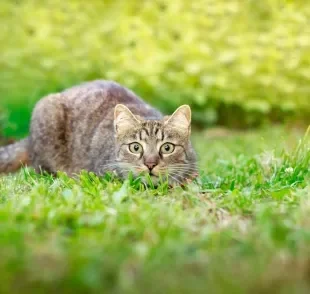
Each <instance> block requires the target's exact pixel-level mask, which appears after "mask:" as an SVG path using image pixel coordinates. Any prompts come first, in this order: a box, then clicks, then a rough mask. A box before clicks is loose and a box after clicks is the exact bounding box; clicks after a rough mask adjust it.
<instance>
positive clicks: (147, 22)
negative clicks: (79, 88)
mask: <svg viewBox="0 0 310 294" xmlns="http://www.w3.org/2000/svg"><path fill="white" fill-rule="evenodd" d="M0 11H1V12H0V15H1V17H0V24H1V34H0V48H1V55H0V66H1V79H2V81H1V84H0V96H1V97H4V98H1V99H5V98H6V97H8V98H10V99H12V97H17V98H16V99H19V100H20V99H25V100H27V101H28V100H29V101H30V102H31V101H32V102H33V101H34V100H36V99H38V98H39V96H40V95H42V94H45V93H47V92H49V91H52V90H59V89H62V88H64V87H66V86H69V85H72V84H74V83H77V82H80V81H84V80H90V79H95V78H105V79H112V80H116V81H118V82H120V83H122V84H124V85H126V86H128V87H130V88H132V89H134V90H135V91H137V92H138V93H139V94H140V95H141V96H143V98H145V99H147V100H148V101H151V102H153V103H154V104H156V105H159V106H161V107H163V108H164V109H166V110H169V111H170V110H171V109H173V108H175V107H176V105H178V104H180V103H189V104H191V105H192V106H193V108H194V109H196V111H197V113H198V114H197V117H199V113H200V118H201V120H203V121H205V122H210V123H213V122H216V121H217V120H218V109H219V108H220V107H221V105H231V104H233V105H236V106H238V107H240V108H242V109H243V110H244V111H245V112H247V111H248V112H251V111H252V112H253V111H254V112H259V113H264V114H268V113H270V112H271V110H272V109H273V108H276V109H279V110H280V111H284V112H285V111H292V112H294V111H298V110H299V109H303V110H305V109H306V110H310V103H309V102H310V98H309V97H310V23H309V20H310V2H308V1H301V0H300V1H285V0H274V1H273V0H260V1H253V0H244V1H242V0H230V1H227V0H195V1H188V0H170V1H164V0H128V1H126V0H114V1H112V0H109V1H107V0H106V1H103V0H90V1H82V0H72V1H63V0H44V1H43V0H27V1H26V0H23V1H22V0H21V1H10V0H3V1H1V3H0Z"/></svg>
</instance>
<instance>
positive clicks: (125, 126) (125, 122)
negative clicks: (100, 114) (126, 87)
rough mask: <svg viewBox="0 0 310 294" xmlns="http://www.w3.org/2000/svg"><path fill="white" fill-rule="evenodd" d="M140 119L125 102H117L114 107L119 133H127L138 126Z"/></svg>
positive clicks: (115, 121)
mask: <svg viewBox="0 0 310 294" xmlns="http://www.w3.org/2000/svg"><path fill="white" fill-rule="evenodd" d="M139 123H140V121H139V120H138V119H137V118H136V117H135V116H134V114H133V113H132V112H131V111H130V110H129V109H128V108H127V107H126V106H125V105H123V104H117V105H116V106H115V108H114V128H115V131H116V132H117V133H126V132H128V131H129V130H131V129H132V128H133V127H135V126H137V125H138V124H139Z"/></svg>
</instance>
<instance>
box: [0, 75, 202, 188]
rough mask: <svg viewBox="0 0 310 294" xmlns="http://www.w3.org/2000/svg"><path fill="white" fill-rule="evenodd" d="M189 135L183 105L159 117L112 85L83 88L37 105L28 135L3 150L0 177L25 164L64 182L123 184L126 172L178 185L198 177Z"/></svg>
mask: <svg viewBox="0 0 310 294" xmlns="http://www.w3.org/2000/svg"><path fill="white" fill-rule="evenodd" d="M190 134H191V109H190V107H189V106H188V105H182V106H180V107H179V108H178V109H177V110H176V111H175V112H174V113H173V114H172V115H171V116H163V115H162V114H161V112H159V111H158V110H156V109H155V108H153V107H151V106H150V105H149V104H147V103H146V102H144V101H143V100H142V99H141V98H140V97H138V96H137V95H135V94H134V93H133V92H132V91H131V90H129V89H127V88H125V87H123V86H121V85H120V84H118V83H116V82H113V81H104V80H95V81H91V82H85V83H83V84H80V85H77V86H74V87H72V88H69V89H67V90H64V91H63V92H60V93H55V94H50V95H48V96H46V97H44V98H42V99H41V100H39V102H38V103H37V104H36V106H35V108H34V110H33V113H32V118H31V123H30V136H29V137H28V138H26V139H23V140H21V141H19V142H17V143H14V144H11V145H8V146H5V147H2V148H0V173H8V172H14V171H16V170H18V169H19V168H20V167H21V166H23V165H30V166H32V167H33V168H34V169H35V170H36V171H37V172H42V171H45V172H48V173H51V174H56V173H57V171H63V172H65V173H67V174H68V175H69V176H73V175H75V174H79V173H80V172H81V171H82V170H86V171H91V172H94V173H95V174H97V175H103V174H105V173H106V172H113V173H115V174H116V175H117V176H119V177H120V178H123V179H125V178H126V177H128V174H129V173H130V172H131V173H132V175H133V176H134V177H138V176H141V177H143V178H144V179H145V178H146V177H148V178H149V179H151V180H152V181H153V183H155V184H156V183H158V182H159V180H164V181H165V180H166V181H168V183H169V184H170V185H175V184H177V185H178V184H181V185H182V184H183V183H185V182H187V181H188V180H190V179H193V178H195V177H196V176H197V166H196V154H195V151H194V149H193V147H192V144H191V141H190Z"/></svg>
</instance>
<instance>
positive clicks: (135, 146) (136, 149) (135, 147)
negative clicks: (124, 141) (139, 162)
mask: <svg viewBox="0 0 310 294" xmlns="http://www.w3.org/2000/svg"><path fill="white" fill-rule="evenodd" d="M129 150H130V152H132V153H135V154H138V153H142V151H143V148H142V146H141V144H139V143H137V142H134V143H131V144H129Z"/></svg>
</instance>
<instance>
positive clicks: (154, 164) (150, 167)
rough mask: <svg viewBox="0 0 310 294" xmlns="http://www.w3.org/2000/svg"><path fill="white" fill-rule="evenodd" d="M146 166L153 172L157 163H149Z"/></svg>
mask: <svg viewBox="0 0 310 294" xmlns="http://www.w3.org/2000/svg"><path fill="white" fill-rule="evenodd" d="M145 165H146V166H147V167H148V168H149V170H150V171H151V170H152V169H153V168H154V167H155V166H156V165H157V163H156V162H148V163H145Z"/></svg>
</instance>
